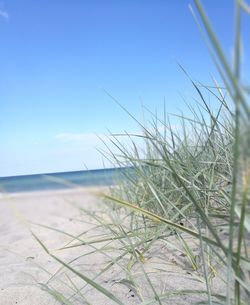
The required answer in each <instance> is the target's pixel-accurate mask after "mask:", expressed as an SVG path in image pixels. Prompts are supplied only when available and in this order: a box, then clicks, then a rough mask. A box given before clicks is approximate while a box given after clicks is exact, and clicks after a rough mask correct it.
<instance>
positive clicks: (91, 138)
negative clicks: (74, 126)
mask: <svg viewBox="0 0 250 305" xmlns="http://www.w3.org/2000/svg"><path fill="white" fill-rule="evenodd" d="M55 138H56V139H57V140H60V141H62V142H74V143H86V144H93V143H98V142H99V139H98V137H97V136H96V135H95V134H94V133H70V132H65V133H59V134H57V135H56V136H55Z"/></svg>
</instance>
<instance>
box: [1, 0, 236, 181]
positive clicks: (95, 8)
mask: <svg viewBox="0 0 250 305" xmlns="http://www.w3.org/2000/svg"><path fill="white" fill-rule="evenodd" d="M189 3H191V4H192V1H185V0H172V1H170V0H169V1H168V0H74V1H73V0H71V1H69V0H67V1H66V0H53V1H52V0H42V1H36V0H22V1H20V0H5V1H0V41H1V42H0V61H1V64H0V106H1V107H0V109H1V110H0V115H1V119H0V139H1V141H0V176H10V175H21V174H32V173H47V172H60V171H71V170H82V169H84V164H86V166H87V167H88V168H90V169H93V168H100V167H102V157H101V156H100V154H99V153H98V152H97V151H96V148H98V147H99V146H100V141H99V140H98V138H97V137H96V136H95V134H98V135H103V134H105V133H107V129H109V130H111V131H112V132H120V131H123V130H127V131H131V129H132V130H135V128H136V127H135V125H134V123H133V122H132V121H131V119H130V118H129V117H128V116H127V115H126V113H124V112H123V110H121V109H120V108H119V107H118V106H117V105H116V104H115V103H114V102H113V101H112V100H111V99H110V98H109V97H108V96H107V94H106V93H105V92H104V90H103V89H105V90H107V91H108V92H109V93H110V94H112V95H113V96H114V97H116V98H117V99H118V100H119V101H120V103H121V104H122V105H123V106H124V107H126V108H127V109H128V110H129V111H130V112H132V113H133V114H135V115H136V116H138V117H140V113H141V103H143V104H144V105H146V106H147V107H149V108H150V109H152V110H153V111H154V110H155V109H156V108H158V109H159V111H160V110H161V109H162V105H163V100H164V97H165V100H166V105H167V111H169V112H176V111H178V109H182V107H183V101H182V98H181V97H180V93H181V94H182V95H184V96H185V97H186V98H187V100H188V99H189V98H190V102H191V101H192V100H191V96H192V94H193V92H192V89H191V87H190V85H189V82H188V81H187V79H186V77H185V76H184V75H183V73H182V72H181V71H180V69H179V68H178V66H177V61H178V62H180V63H181V64H182V65H183V66H184V67H185V68H186V69H187V70H188V72H189V73H190V74H191V75H192V76H193V77H194V78H195V79H199V80H201V81H203V82H204V83H208V82H210V74H212V75H216V72H215V69H214V67H213V64H212V61H211V59H210V57H209V55H208V52H207V50H206V47H205V45H204V43H203V41H202V38H201V36H200V33H199V31H198V29H197V26H196V24H195V22H194V20H193V17H192V15H191V13H190V11H189V9H188V4H189ZM203 4H204V6H205V8H206V10H207V13H208V14H209V16H210V17H211V20H212V22H213V24H214V26H215V27H216V28H217V30H218V35H219V37H220V38H221V40H222V42H223V45H224V47H225V50H226V53H227V54H228V55H230V52H231V50H232V42H233V40H232V38H233V35H232V33H233V31H232V25H233V1H230V0H220V1H217V0H204V1H203Z"/></svg>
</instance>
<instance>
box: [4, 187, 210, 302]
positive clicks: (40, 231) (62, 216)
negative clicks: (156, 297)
mask: <svg viewBox="0 0 250 305" xmlns="http://www.w3.org/2000/svg"><path fill="white" fill-rule="evenodd" d="M98 190H99V189H95V188H85V189H73V190H72V189H71V190H61V191H43V192H30V193H18V194H2V195H1V199H0V224H1V225H0V232H1V234H0V269H1V270H0V304H1V305H14V304H19V305H43V304H47V305H50V304H51V305H52V304H60V303H59V302H57V301H56V299H55V297H53V296H51V294H49V293H48V291H46V289H45V288H44V286H43V284H44V283H46V282H47V280H48V279H50V278H51V276H52V275H53V274H55V272H56V271H58V270H59V269H60V265H59V263H57V262H56V261H55V260H53V258H51V257H50V256H49V255H48V254H47V253H46V252H45V251H44V249H42V247H41V245H40V244H39V243H38V242H37V241H36V240H35V238H34V237H33V236H32V234H31V231H30V228H31V229H32V231H33V232H34V233H35V234H36V235H37V236H38V237H39V238H40V239H41V240H42V241H43V242H44V243H45V244H46V247H48V248H49V249H50V250H51V251H52V252H53V253H54V254H56V255H59V256H60V258H61V259H63V260H64V261H70V260H72V259H74V258H75V257H77V256H79V255H84V254H85V252H86V253H87V252H88V251H89V248H88V247H80V248H75V249H70V251H67V250H66V251H65V250H64V251H60V250H58V249H59V248H60V247H62V246H63V245H67V244H68V243H69V242H71V241H72V237H70V236H67V235H65V234H61V233H60V232H56V231H53V230H50V229H48V228H45V227H40V226H38V225H37V224H43V225H46V226H50V227H53V228H54V229H55V230H63V231H65V232H68V233H69V234H71V235H74V236H76V235H78V234H80V233H82V232H89V230H91V228H92V229H93V228H94V226H93V224H92V223H91V219H88V217H87V216H86V215H85V216H84V217H85V218H82V216H81V217H79V210H78V209H76V208H75V207H74V206H73V205H72V204H77V205H78V206H82V207H84V208H86V209H88V210H95V209H98V206H99V205H100V204H102V203H101V202H100V201H99V202H98V199H97V197H96V196H95V193H96V192H97V191H98ZM30 221H31V222H32V223H30ZM95 230H96V229H95ZM95 230H92V231H91V236H95V234H96V235H97V234H100V232H98V230H97V231H96V232H95ZM86 236H88V233H86ZM153 252H154V253H153ZM113 255H114V257H115V256H116V253H113ZM150 259H151V260H152V263H150ZM178 259H182V257H179V254H176V253H172V252H168V253H167V252H166V251H164V250H161V247H159V248H156V249H153V250H152V253H151V254H150V255H149V259H148V261H149V264H145V268H146V270H151V269H152V266H153V265H154V266H157V268H165V269H166V271H167V272H164V273H162V272H157V273H155V272H152V281H153V283H155V285H156V286H159V285H160V289H161V290H162V291H167V290H175V289H194V288H195V289H204V283H201V282H200V281H195V280H194V279H193V278H191V277H190V276H189V273H188V272H187V270H184V269H182V268H181V267H180V266H177V260H178ZM105 260H106V259H105V256H102V255H99V254H98V253H95V254H93V255H87V256H86V257H85V258H84V259H83V261H82V265H81V266H80V264H79V266H80V267H81V268H82V270H84V274H85V275H87V276H89V277H90V278H91V277H92V278H93V277H94V275H95V274H97V273H98V272H99V270H101V268H102V266H103V263H105ZM163 262H165V264H163ZM147 268H148V269H147ZM150 268H151V269H150ZM71 277H72V279H73V281H74V283H75V285H80V286H78V287H81V286H83V285H84V284H85V283H84V282H83V281H82V280H80V281H79V278H77V277H76V276H74V275H72V274H71ZM121 278H122V275H121V270H118V269H116V268H113V269H110V270H109V271H108V272H107V273H105V275H103V277H102V278H101V279H100V284H101V285H103V286H105V287H106V289H108V290H110V291H112V293H113V294H115V295H116V296H117V297H119V299H121V300H122V301H123V303H124V304H128V305H130V304H140V299H139V298H138V297H137V296H136V295H135V293H134V292H133V289H131V288H129V287H128V285H121V284H119V283H122V282H121V281H120V279H121ZM64 279H65V274H64V273H63V272H58V273H56V275H55V276H54V278H53V281H51V282H50V283H51V284H52V286H53V288H55V289H56V290H57V291H61V292H63V293H64V292H65V294H66V295H70V294H72V292H69V291H67V290H68V289H67V287H65V285H64V284H63V282H62V281H63V280H64ZM119 281H120V282H119ZM81 282H82V283H81ZM117 283H118V284H117ZM124 283H125V284H126V282H124ZM141 284H142V286H144V285H145V287H146V284H145V283H144V282H143V280H142V282H141ZM84 296H86V297H87V298H88V300H89V301H91V304H98V305H99V304H100V305H109V304H114V303H113V302H112V301H111V300H109V299H107V297H106V296H103V295H102V294H101V293H99V292H98V291H96V290H94V289H93V288H91V287H89V286H88V288H87V289H85V290H84ZM196 299H197V298H196ZM193 301H194V299H192V298H191V299H190V297H189V298H188V297H186V296H181V297H179V298H178V299H177V300H175V301H174V302H175V304H192V302H193ZM72 303H73V304H83V303H82V302H79V301H78V300H77V298H75V299H74V298H73V299H72ZM61 304H62V303H61ZM152 304H154V303H152ZM164 304H173V303H172V301H171V299H170V300H169V301H165V302H164Z"/></svg>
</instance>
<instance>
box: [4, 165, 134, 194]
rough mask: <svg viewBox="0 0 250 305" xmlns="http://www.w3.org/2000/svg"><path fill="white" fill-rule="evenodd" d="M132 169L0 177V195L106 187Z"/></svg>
mask: <svg viewBox="0 0 250 305" xmlns="http://www.w3.org/2000/svg"><path fill="white" fill-rule="evenodd" d="M132 170H133V169H132V168H129V167H128V168H108V169H96V170H84V171H73V172H61V173H49V174H35V175H23V176H12V177H0V193H1V192H7V193H16V192H28V191H41V190H56V189H65V188H73V187H87V186H108V185H112V184H115V183H117V180H118V179H120V178H121V176H122V174H123V172H124V171H132Z"/></svg>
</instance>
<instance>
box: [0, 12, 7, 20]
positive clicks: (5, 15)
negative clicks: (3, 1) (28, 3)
mask: <svg viewBox="0 0 250 305" xmlns="http://www.w3.org/2000/svg"><path fill="white" fill-rule="evenodd" d="M0 17H2V18H4V19H6V20H8V19H9V14H8V12H7V11H4V10H0Z"/></svg>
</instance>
